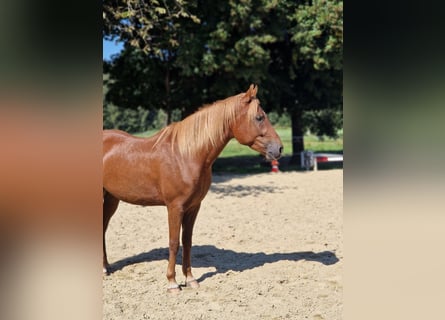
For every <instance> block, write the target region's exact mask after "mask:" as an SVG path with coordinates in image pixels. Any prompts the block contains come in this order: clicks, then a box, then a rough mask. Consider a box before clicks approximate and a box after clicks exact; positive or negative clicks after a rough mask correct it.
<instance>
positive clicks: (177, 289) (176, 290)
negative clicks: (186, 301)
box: [167, 285, 181, 295]
mask: <svg viewBox="0 0 445 320" xmlns="http://www.w3.org/2000/svg"><path fill="white" fill-rule="evenodd" d="M180 292H181V287H180V286H178V285H176V286H171V287H169V288H167V293H168V294H172V295H176V294H179V293H180Z"/></svg>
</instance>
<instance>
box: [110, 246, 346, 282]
mask: <svg viewBox="0 0 445 320" xmlns="http://www.w3.org/2000/svg"><path fill="white" fill-rule="evenodd" d="M159 260H168V248H157V249H153V250H151V251H148V252H143V253H140V254H137V255H135V256H132V257H127V258H124V259H121V260H119V261H116V262H114V263H112V264H111V265H110V270H109V273H113V272H115V271H118V270H121V269H123V268H125V267H126V266H130V265H133V264H137V263H141V262H149V261H159ZM300 260H305V261H314V262H318V263H321V264H323V265H326V266H328V265H333V264H335V263H337V262H338V261H339V259H338V257H337V256H336V255H335V253H334V252H332V251H322V252H313V251H301V252H293V253H272V254H266V253H264V252H255V253H248V252H236V251H233V250H227V249H221V248H217V247H215V246H213V245H203V246H193V248H192V266H193V267H196V268H208V267H214V268H216V270H215V271H212V272H207V273H205V274H203V275H201V276H200V277H199V278H198V279H197V280H198V281H203V280H205V279H207V278H210V277H212V276H214V275H216V274H219V273H226V272H228V271H238V272H240V271H246V270H251V269H254V268H258V267H261V266H263V265H265V264H266V263H275V262H279V261H295V262H296V261H300ZM177 261H178V264H179V263H181V261H182V252H181V250H180V252H179V253H178V257H177Z"/></svg>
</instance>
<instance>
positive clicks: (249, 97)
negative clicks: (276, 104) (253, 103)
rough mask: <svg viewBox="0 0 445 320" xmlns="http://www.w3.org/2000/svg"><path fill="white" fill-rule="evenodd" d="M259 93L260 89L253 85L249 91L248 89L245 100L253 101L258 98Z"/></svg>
mask: <svg viewBox="0 0 445 320" xmlns="http://www.w3.org/2000/svg"><path fill="white" fill-rule="evenodd" d="M257 91H258V87H257V86H256V85H254V84H251V85H250V87H249V89H247V91H246V93H245V94H244V99H245V100H246V101H250V100H252V99H253V98H255V97H256V93H257Z"/></svg>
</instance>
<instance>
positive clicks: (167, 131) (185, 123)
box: [153, 93, 256, 156]
mask: <svg viewBox="0 0 445 320" xmlns="http://www.w3.org/2000/svg"><path fill="white" fill-rule="evenodd" d="M243 95H244V94H243V93H240V94H238V95H235V96H232V97H229V98H226V99H224V100H219V101H216V102H214V103H212V104H208V105H204V106H203V107H201V108H199V109H198V110H197V111H196V112H195V113H193V114H191V115H189V116H188V117H186V118H185V119H183V120H182V121H179V122H175V123H172V124H170V125H169V126H167V127H165V128H164V129H163V130H162V131H161V132H160V135H159V137H158V138H157V140H156V142H155V143H154V145H153V148H155V147H156V145H157V144H158V143H160V142H162V141H163V140H164V139H165V138H166V137H167V136H171V143H172V149H173V148H174V146H176V147H177V148H178V151H179V154H180V155H181V156H187V155H192V154H195V153H196V152H199V151H200V150H202V149H203V148H204V149H206V150H210V149H211V148H214V147H217V146H218V145H220V144H221V143H223V141H224V139H225V137H226V133H227V130H228V129H229V128H230V126H231V125H232V123H233V122H234V121H235V120H236V118H237V117H238V115H239V114H240V113H241V110H242V101H241V98H242V97H243ZM254 106H255V104H251V107H250V108H249V110H248V113H249V119H253V118H254V115H253V113H255V112H256V108H254Z"/></svg>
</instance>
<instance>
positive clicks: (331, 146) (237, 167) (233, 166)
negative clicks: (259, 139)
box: [135, 128, 343, 173]
mask: <svg viewBox="0 0 445 320" xmlns="http://www.w3.org/2000/svg"><path fill="white" fill-rule="evenodd" d="M157 131H158V130H150V131H146V132H143V133H139V134H135V135H136V136H139V137H149V136H152V135H153V134H154V133H156V132H157ZM276 131H277V133H278V135H279V136H280V138H281V141H282V142H283V147H284V153H283V158H282V159H281V160H280V170H281V171H291V170H300V167H299V164H291V161H290V160H291V156H292V131H291V129H290V128H276ZM304 146H305V149H306V150H311V151H315V152H331V153H343V131H341V132H340V138H338V139H331V138H324V139H323V140H320V139H319V138H318V137H317V136H314V135H305V136H304ZM342 167H343V164H342V163H336V162H334V163H323V164H319V167H318V168H319V170H323V169H331V168H342ZM270 169H271V167H270V164H269V163H268V162H266V161H265V160H264V159H263V157H262V156H260V155H259V154H258V152H256V151H254V150H252V149H250V148H249V147H246V146H243V145H241V144H239V143H238V141H236V140H235V139H232V140H231V141H230V142H229V143H228V144H227V146H226V147H225V148H224V150H223V151H222V153H221V154H220V156H219V157H218V159H217V160H216V161H215V164H214V166H213V171H214V172H216V173H260V172H269V171H270Z"/></svg>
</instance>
